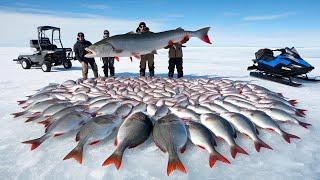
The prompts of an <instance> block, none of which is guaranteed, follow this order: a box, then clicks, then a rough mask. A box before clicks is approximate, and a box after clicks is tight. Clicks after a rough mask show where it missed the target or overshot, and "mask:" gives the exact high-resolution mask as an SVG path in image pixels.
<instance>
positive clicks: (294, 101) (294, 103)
mask: <svg viewBox="0 0 320 180" xmlns="http://www.w3.org/2000/svg"><path fill="white" fill-rule="evenodd" d="M288 102H289V103H290V104H291V105H292V106H296V104H298V102H297V100H295V99H291V100H289V101H288Z"/></svg>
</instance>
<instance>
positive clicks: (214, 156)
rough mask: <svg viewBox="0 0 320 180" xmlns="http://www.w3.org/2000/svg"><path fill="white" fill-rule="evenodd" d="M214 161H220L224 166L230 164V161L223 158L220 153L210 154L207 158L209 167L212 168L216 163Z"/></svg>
mask: <svg viewBox="0 0 320 180" xmlns="http://www.w3.org/2000/svg"><path fill="white" fill-rule="evenodd" d="M216 161H221V162H223V163H225V164H230V161H229V160H228V159H227V158H225V157H224V156H222V155H221V154H220V153H218V152H215V153H211V154H210V156H209V166H210V167H211V168H212V167H213V166H214V164H215V163H216Z"/></svg>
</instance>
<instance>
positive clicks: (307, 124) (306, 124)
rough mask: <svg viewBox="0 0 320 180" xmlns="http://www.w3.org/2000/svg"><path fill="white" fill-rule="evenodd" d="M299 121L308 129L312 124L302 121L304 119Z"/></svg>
mask: <svg viewBox="0 0 320 180" xmlns="http://www.w3.org/2000/svg"><path fill="white" fill-rule="evenodd" d="M298 123H299V125H300V126H302V127H304V128H306V129H308V126H311V124H309V123H305V122H302V121H298Z"/></svg>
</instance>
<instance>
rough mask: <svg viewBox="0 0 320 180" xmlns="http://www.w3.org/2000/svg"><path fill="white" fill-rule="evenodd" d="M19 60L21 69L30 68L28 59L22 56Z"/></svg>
mask: <svg viewBox="0 0 320 180" xmlns="http://www.w3.org/2000/svg"><path fill="white" fill-rule="evenodd" d="M20 62H21V66H22V68H23V69H30V68H31V62H30V61H29V59H25V58H23V59H22V60H21V61H20Z"/></svg>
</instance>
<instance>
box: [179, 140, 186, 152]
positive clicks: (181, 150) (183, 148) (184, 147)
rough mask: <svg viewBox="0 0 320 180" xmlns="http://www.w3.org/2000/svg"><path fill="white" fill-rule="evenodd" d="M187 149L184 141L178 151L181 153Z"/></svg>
mask: <svg viewBox="0 0 320 180" xmlns="http://www.w3.org/2000/svg"><path fill="white" fill-rule="evenodd" d="M186 149H187V143H185V144H184V145H183V146H182V148H181V149H180V153H181V154H183V153H184V152H185V151H186Z"/></svg>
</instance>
